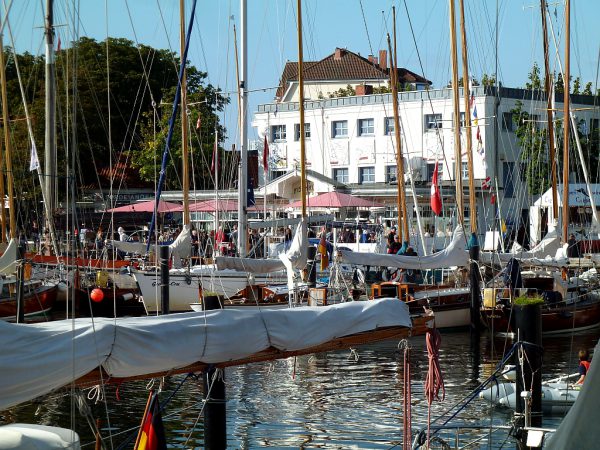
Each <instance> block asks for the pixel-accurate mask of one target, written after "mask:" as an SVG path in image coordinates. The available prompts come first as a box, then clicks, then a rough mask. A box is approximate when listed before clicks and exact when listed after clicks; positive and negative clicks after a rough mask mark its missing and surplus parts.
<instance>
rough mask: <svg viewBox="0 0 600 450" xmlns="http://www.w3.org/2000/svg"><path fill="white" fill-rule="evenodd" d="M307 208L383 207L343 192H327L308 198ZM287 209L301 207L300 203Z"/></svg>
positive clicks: (297, 202)
mask: <svg viewBox="0 0 600 450" xmlns="http://www.w3.org/2000/svg"><path fill="white" fill-rule="evenodd" d="M306 206H308V207H309V208H383V207H384V205H381V204H379V203H376V202H374V201H372V200H365V199H364V198H360V197H355V196H353V195H350V194H344V193H343V192H337V191H333V192H327V193H325V194H320V195H317V196H315V197H309V198H308V201H307V203H306ZM288 207H289V208H300V207H302V201H301V200H298V201H296V202H294V203H291V204H290V205H288Z"/></svg>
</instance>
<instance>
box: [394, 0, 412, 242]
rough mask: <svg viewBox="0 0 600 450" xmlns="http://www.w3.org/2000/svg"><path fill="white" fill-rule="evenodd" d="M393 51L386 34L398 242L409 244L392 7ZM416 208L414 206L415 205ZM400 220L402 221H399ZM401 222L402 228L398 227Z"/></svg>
mask: <svg viewBox="0 0 600 450" xmlns="http://www.w3.org/2000/svg"><path fill="white" fill-rule="evenodd" d="M392 18H393V25H392V26H393V32H394V50H393V52H392V46H391V44H390V36H389V34H388V37H387V39H388V50H389V52H390V72H391V75H390V83H391V85H392V105H393V108H394V137H395V138H396V173H397V176H396V178H397V180H396V181H397V183H398V186H397V188H398V193H397V208H398V240H399V241H400V242H406V243H407V244H408V243H409V242H410V236H409V233H408V213H407V210H406V192H405V190H404V158H403V156H402V134H401V130H400V111H399V109H398V57H397V50H396V7H395V6H393V7H392ZM415 206H416V205H415ZM401 218H402V219H401ZM400 221H402V226H400Z"/></svg>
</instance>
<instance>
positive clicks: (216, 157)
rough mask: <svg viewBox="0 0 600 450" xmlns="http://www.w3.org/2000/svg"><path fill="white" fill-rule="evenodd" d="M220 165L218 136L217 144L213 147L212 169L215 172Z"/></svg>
mask: <svg viewBox="0 0 600 450" xmlns="http://www.w3.org/2000/svg"><path fill="white" fill-rule="evenodd" d="M218 165H219V153H218V147H217V138H216V137H215V146H214V147H213V155H212V163H211V164H210V171H211V172H213V173H214V172H215V169H216V168H217V167H218Z"/></svg>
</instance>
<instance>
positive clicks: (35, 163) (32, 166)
mask: <svg viewBox="0 0 600 450" xmlns="http://www.w3.org/2000/svg"><path fill="white" fill-rule="evenodd" d="M39 168H40V160H39V158H38V154H37V149H36V148H35V142H33V139H32V140H31V157H30V159H29V171H30V172H31V171H33V170H37V169H39Z"/></svg>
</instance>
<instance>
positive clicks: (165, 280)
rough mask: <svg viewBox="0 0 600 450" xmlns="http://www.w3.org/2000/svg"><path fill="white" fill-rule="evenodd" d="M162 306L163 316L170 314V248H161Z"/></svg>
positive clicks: (166, 246) (165, 246)
mask: <svg viewBox="0 0 600 450" xmlns="http://www.w3.org/2000/svg"><path fill="white" fill-rule="evenodd" d="M159 259H160V261H159V266H160V305H161V310H162V313H163V314H169V312H170V311H169V246H168V245H161V246H160V247H159Z"/></svg>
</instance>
